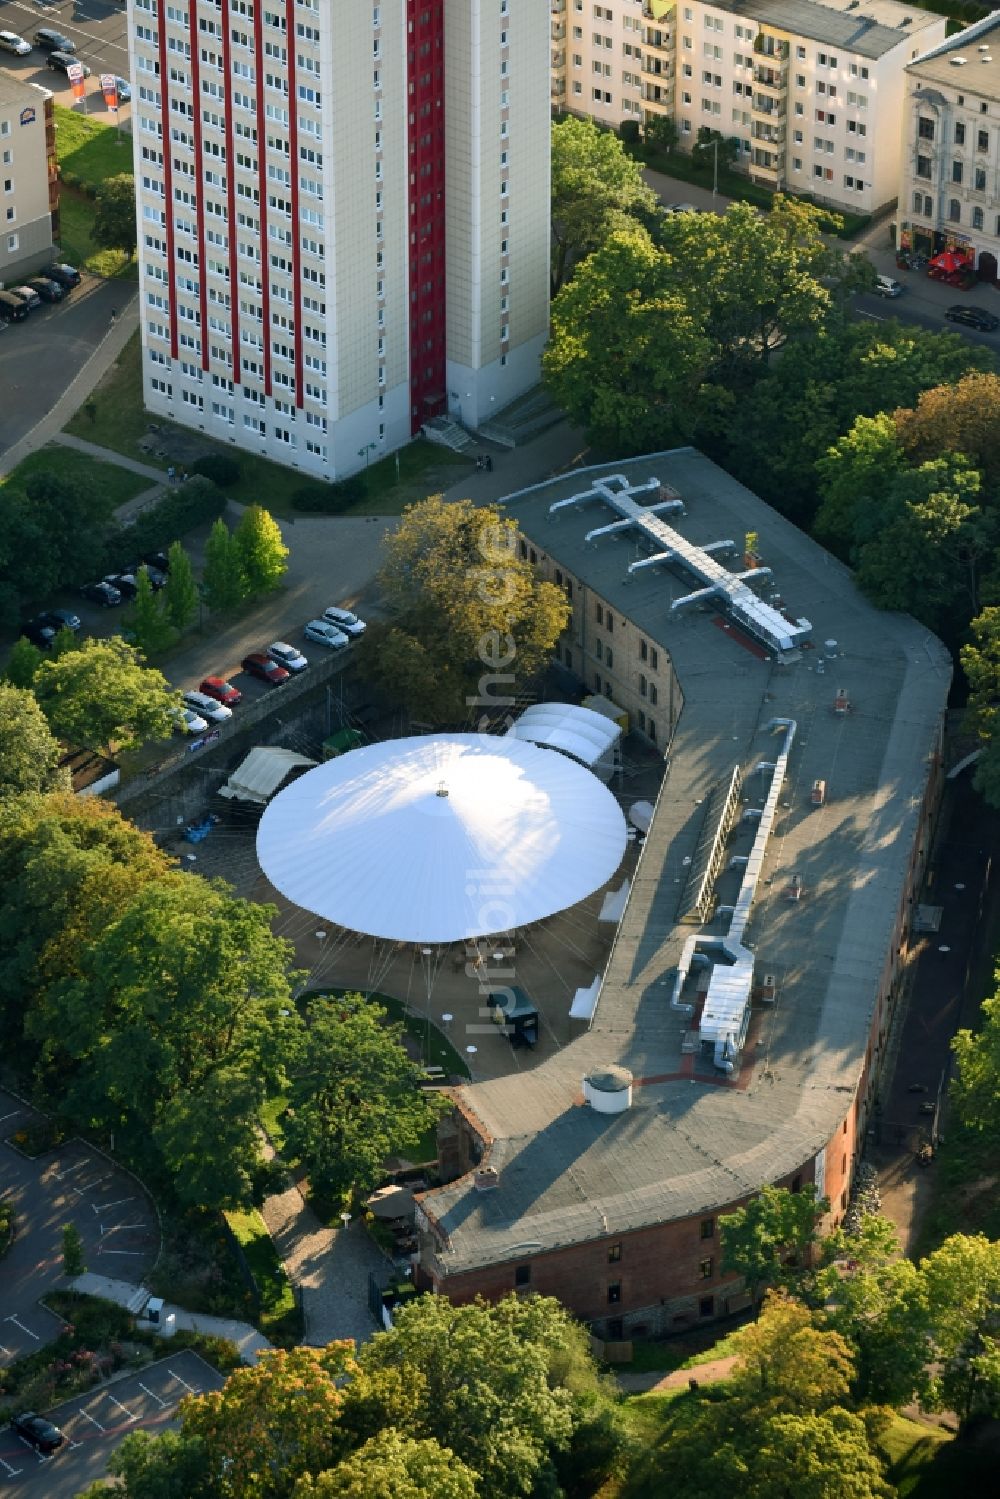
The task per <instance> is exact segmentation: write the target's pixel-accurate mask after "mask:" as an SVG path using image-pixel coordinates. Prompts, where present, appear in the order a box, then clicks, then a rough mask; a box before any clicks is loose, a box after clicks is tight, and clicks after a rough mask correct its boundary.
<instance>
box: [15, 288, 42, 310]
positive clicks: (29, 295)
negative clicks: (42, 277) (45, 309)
mask: <svg viewBox="0 0 1000 1499" xmlns="http://www.w3.org/2000/svg"><path fill="white" fill-rule="evenodd" d="M7 290H8V291H9V292H10V294H11V296H12V297H19V298H20V300H21V301H22V302H23V303H24V305H25V307H27V309H28V311H29V312H34V310H35V308H36V307H41V305H42V299H41V297H40V296H39V295H38V293H37V292H36V291H35V288H34V287H33V286H8V288H7Z"/></svg>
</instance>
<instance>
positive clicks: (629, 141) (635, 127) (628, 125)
mask: <svg viewBox="0 0 1000 1499" xmlns="http://www.w3.org/2000/svg"><path fill="white" fill-rule="evenodd" d="M618 134H619V137H620V138H621V140H623V141H624V142H625V144H626V145H629V146H634V145H638V142H639V121H638V120H622V122H621V124H620V125H619V126H618Z"/></svg>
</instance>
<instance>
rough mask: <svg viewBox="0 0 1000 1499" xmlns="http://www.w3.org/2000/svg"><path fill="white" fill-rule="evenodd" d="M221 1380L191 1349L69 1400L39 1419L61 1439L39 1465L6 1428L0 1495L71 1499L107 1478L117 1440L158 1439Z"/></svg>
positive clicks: (0, 1438)
mask: <svg viewBox="0 0 1000 1499" xmlns="http://www.w3.org/2000/svg"><path fill="white" fill-rule="evenodd" d="M224 1383H225V1380H224V1378H223V1376H222V1375H221V1374H219V1373H217V1372H216V1370H215V1369H213V1368H212V1367H211V1365H210V1364H207V1363H206V1362H205V1360H204V1359H203V1358H201V1357H200V1356H199V1355H198V1354H197V1353H194V1352H192V1350H191V1349H180V1350H178V1352H177V1353H175V1354H168V1355H167V1356H166V1357H165V1358H162V1359H159V1360H158V1361H157V1362H156V1363H155V1364H149V1365H148V1366H147V1367H146V1368H145V1369H142V1370H140V1371H139V1372H138V1373H137V1374H128V1375H126V1376H125V1377H124V1378H122V1379H117V1380H114V1381H112V1382H111V1383H110V1384H106V1385H102V1386H100V1388H98V1389H94V1390H90V1391H88V1393H87V1394H85V1395H78V1396H76V1398H75V1399H73V1400H67V1401H65V1402H64V1404H62V1405H58V1406H56V1407H55V1409H54V1410H50V1411H46V1412H45V1415H46V1416H47V1417H48V1418H49V1419H50V1420H51V1421H54V1422H55V1424H56V1425H57V1426H58V1427H59V1428H60V1430H61V1431H62V1433H63V1436H64V1437H65V1438H66V1440H65V1442H64V1443H63V1445H62V1447H60V1448H59V1450H58V1451H57V1452H55V1453H53V1455H52V1456H51V1457H42V1456H41V1455H40V1454H38V1453H36V1452H35V1451H34V1450H33V1449H32V1448H31V1447H30V1446H29V1445H28V1443H27V1442H25V1441H23V1440H22V1438H20V1437H19V1436H17V1435H16V1433H15V1432H13V1431H12V1430H11V1429H10V1427H4V1428H3V1429H2V1430H0V1492H2V1493H16V1494H17V1495H18V1496H21V1495H24V1496H25V1499H28V1496H32V1499H72V1496H73V1495H74V1494H77V1493H78V1492H79V1491H80V1490H81V1489H83V1488H85V1487H86V1486H87V1485H88V1484H90V1483H94V1482H95V1481H96V1480H97V1479H99V1478H102V1477H103V1476H104V1474H105V1471H106V1467H107V1461H108V1458H109V1457H110V1455H111V1453H112V1452H113V1451H114V1449H115V1448H116V1447H117V1446H118V1444H119V1442H120V1441H121V1440H122V1437H124V1436H126V1435H127V1434H128V1433H129V1432H131V1431H139V1430H140V1429H142V1428H145V1429H146V1430H147V1431H148V1430H152V1431H162V1430H163V1429H164V1428H165V1427H167V1426H169V1425H171V1424H172V1423H173V1421H174V1420H175V1418H176V1414H177V1406H178V1404H179V1403H180V1401H181V1400H182V1399H183V1398H184V1397H185V1396H186V1395H198V1394H201V1393H203V1392H204V1391H206V1390H217V1389H219V1388H221V1386H222V1385H223V1384H224Z"/></svg>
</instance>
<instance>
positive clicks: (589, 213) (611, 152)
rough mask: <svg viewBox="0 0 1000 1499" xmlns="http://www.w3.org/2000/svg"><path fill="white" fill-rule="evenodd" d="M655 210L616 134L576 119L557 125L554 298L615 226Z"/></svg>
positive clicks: (569, 117)
mask: <svg viewBox="0 0 1000 1499" xmlns="http://www.w3.org/2000/svg"><path fill="white" fill-rule="evenodd" d="M656 210H657V202H656V194H655V193H653V192H652V191H651V189H650V188H648V187H647V186H646V184H645V183H644V182H643V180H642V175H641V170H640V167H639V165H638V163H637V162H635V161H633V159H632V158H631V157H630V156H629V155H628V153H627V152H626V151H625V149H624V147H623V146H622V143H621V141H620V140H619V139H618V137H617V136H616V135H615V134H614V132H613V131H610V130H601V129H600V128H599V127H598V126H597V125H595V124H594V122H593V120H587V119H578V118H577V117H576V116H575V115H567V117H566V118H565V119H563V120H559V121H557V122H556V123H555V124H553V126H552V295H553V296H555V294H556V292H558V291H559V289H560V287H561V286H562V285H563V282H564V281H566V280H567V279H568V278H569V275H570V272H571V270H572V268H573V266H574V265H575V264H576V263H577V262H578V261H580V260H583V259H585V258H586V256H587V255H589V254H590V253H591V251H592V250H596V249H597V248H598V246H599V245H601V244H602V243H603V241H604V239H605V238H606V236H607V233H608V229H609V228H610V227H611V226H612V225H615V226H617V225H620V224H621V223H622V222H623V221H625V220H627V218H628V217H629V216H636V217H639V218H645V219H649V218H651V217H652V216H653V215H654V214H655V213H656Z"/></svg>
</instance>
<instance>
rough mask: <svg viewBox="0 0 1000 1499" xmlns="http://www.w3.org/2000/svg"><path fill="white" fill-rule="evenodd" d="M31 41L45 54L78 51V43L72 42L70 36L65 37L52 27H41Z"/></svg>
mask: <svg viewBox="0 0 1000 1499" xmlns="http://www.w3.org/2000/svg"><path fill="white" fill-rule="evenodd" d="M31 40H32V41H33V42H34V44H35V46H36V47H41V49H42V51H43V52H75V51H76V42H72V41H70V39H69V37H68V36H63V34H62V32H61V31H56V30H55V29H54V28H53V27H52V26H40V27H39V28H38V30H37V31H36V32H35V34H34V36H33V37H32V38H31Z"/></svg>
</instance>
